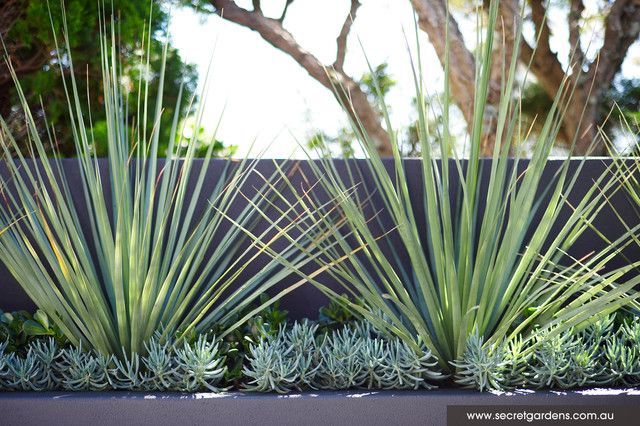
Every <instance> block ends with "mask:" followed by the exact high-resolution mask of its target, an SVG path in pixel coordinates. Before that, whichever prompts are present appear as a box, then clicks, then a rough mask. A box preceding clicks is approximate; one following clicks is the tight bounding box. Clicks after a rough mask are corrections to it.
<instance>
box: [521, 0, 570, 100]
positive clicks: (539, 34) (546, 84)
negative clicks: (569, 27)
mask: <svg viewBox="0 0 640 426" xmlns="http://www.w3.org/2000/svg"><path fill="white" fill-rule="evenodd" d="M529 5H530V6H531V20H532V21H533V24H534V26H535V30H536V43H537V44H536V48H535V50H534V49H533V48H532V47H531V46H530V45H529V44H528V43H527V42H526V41H524V40H523V42H522V43H521V44H520V60H521V61H522V62H524V63H525V64H527V65H528V64H531V68H530V69H531V72H532V73H533V74H534V75H535V76H536V78H537V79H538V81H539V82H540V85H541V86H542V88H543V89H544V90H545V92H546V93H547V94H548V95H549V96H550V97H551V98H552V99H553V98H554V97H555V95H556V92H557V90H558V88H559V87H560V85H561V84H562V80H563V79H564V76H565V73H564V69H563V68H562V65H561V64H560V61H559V60H558V56H557V55H556V54H555V53H554V52H553V51H552V50H551V45H550V43H549V39H550V36H551V30H550V29H549V25H547V20H546V14H547V10H546V8H545V5H544V3H543V1H542V0H529Z"/></svg>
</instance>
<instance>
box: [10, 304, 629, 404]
mask: <svg viewBox="0 0 640 426" xmlns="http://www.w3.org/2000/svg"><path fill="white" fill-rule="evenodd" d="M321 312H323V314H322V315H321V317H320V319H319V320H315V321H312V320H307V319H305V320H302V321H289V320H288V319H287V312H286V311H283V310H281V309H280V308H279V307H278V306H277V305H276V306H275V307H270V308H268V309H264V310H262V311H261V312H260V314H259V315H257V316H255V317H254V318H252V319H251V320H250V321H247V322H246V323H245V324H243V326H242V327H239V328H238V331H237V333H236V334H235V335H234V336H227V337H225V338H218V337H216V336H215V335H214V334H213V333H211V334H201V335H197V336H196V335H192V336H189V337H184V338H183V339H181V340H180V341H177V340H176V339H175V338H170V339H167V338H166V337H164V335H163V333H156V334H155V335H154V336H153V337H152V338H151V339H150V340H149V341H147V342H145V344H144V347H145V352H144V353H143V354H134V355H132V356H127V357H125V358H124V359H122V358H119V357H117V356H115V355H109V356H104V355H102V354H100V353H98V352H96V351H94V350H91V349H87V348H83V347H81V346H74V345H72V344H71V343H70V342H69V341H68V340H66V339H64V337H63V336H60V335H51V332H49V333H42V334H40V335H38V336H33V338H31V339H28V340H27V341H21V343H20V344H16V341H15V333H14V337H13V338H12V337H7V338H6V339H7V340H5V341H3V342H2V343H0V390H2V391H50V390H65V391H106V390H126V391H146V392H152V391H153V392H159V391H177V392H225V391H245V392H277V393H288V392H301V391H311V390H346V389H437V388H443V387H444V388H451V387H465V388H472V389H476V390H479V391H504V390H510V389H579V388H584V387H594V386H595V387H602V386H608V387H612V386H615V387H634V386H640V351H639V350H638V348H640V318H638V317H636V316H633V315H630V314H624V313H620V314H618V315H611V316H608V317H605V318H603V319H601V320H599V321H597V322H596V323H594V324H592V325H590V326H588V327H587V328H584V329H582V330H576V329H565V330H563V331H562V332H561V333H559V334H556V335H554V336H553V337H552V338H548V336H545V334H547V333H549V331H543V330H541V331H539V332H534V336H533V339H532V340H535V339H538V340H540V342H541V343H540V344H538V345H535V350H533V351H529V352H527V351H526V349H527V343H526V342H527V341H525V340H523V339H518V340H512V341H509V342H503V343H502V344H499V345H497V344H494V345H490V346H487V345H484V342H483V339H482V337H481V336H480V335H479V334H477V333H474V334H472V335H471V336H470V337H469V339H468V340H467V343H466V347H465V351H464V353H463V356H462V357H461V358H460V359H458V360H456V361H453V362H452V366H453V367H455V368H456V371H457V373H456V374H455V375H447V374H446V373H445V372H444V371H443V370H442V369H441V368H440V367H439V364H438V360H437V358H436V357H435V356H433V355H432V354H431V353H430V352H429V351H428V349H426V348H425V349H424V350H423V351H422V352H421V353H418V352H416V351H415V350H413V348H411V347H410V346H408V345H407V344H406V343H405V342H403V341H402V340H401V339H399V338H398V337H397V336H393V335H388V334H384V333H383V332H380V331H379V330H376V329H374V328H373V327H372V326H371V325H370V323H368V322H366V321H363V320H362V319H359V318H356V317H355V316H353V315H351V314H350V313H349V312H347V311H345V310H344V309H343V308H342V307H340V306H337V305H335V304H332V305H330V306H327V307H324V308H322V309H321ZM327 314H328V315H327ZM22 315H24V316H25V317H26V314H25V313H22ZM5 316H14V317H18V313H16V314H15V315H11V314H10V315H7V314H5ZM337 318H339V319H340V320H338V321H336V319H337ZM26 321H30V320H26ZM26 321H23V322H20V321H19V320H14V323H13V326H14V327H17V326H18V324H21V325H22V326H23V327H24V324H25V323H26ZM24 328H26V329H29V328H30V325H29V324H28V323H27V326H26V327H24ZM55 329H56V327H55V325H51V330H55ZM17 334H20V333H17Z"/></svg>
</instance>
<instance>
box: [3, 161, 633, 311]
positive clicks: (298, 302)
mask: <svg viewBox="0 0 640 426" xmlns="http://www.w3.org/2000/svg"><path fill="white" fill-rule="evenodd" d="M350 161H352V162H353V163H352V164H353V165H354V166H356V167H358V168H359V170H361V172H362V176H363V183H364V185H365V186H368V187H369V188H371V187H372V183H373V180H372V178H371V176H370V174H369V173H368V169H367V165H366V163H365V162H364V161H362V160H350ZM280 164H283V162H280ZM337 164H338V167H339V169H340V170H341V171H344V165H345V164H344V162H343V161H339V162H338V163H337ZM387 164H388V166H389V168H391V167H392V162H391V161H389V162H388V163H387ZM489 164H490V163H489V161H486V162H485V164H484V165H485V172H486V173H485V174H488V166H489ZM561 164H562V161H555V160H551V161H549V164H548V165H547V168H546V169H545V175H544V176H545V180H546V181H547V182H548V181H551V180H552V179H553V177H554V174H555V172H556V171H557V170H558V167H559V166H560V165H561ZM608 164H609V160H602V159H590V160H588V161H587V162H586V163H585V165H584V167H582V168H581V170H580V173H579V175H578V179H577V184H576V186H575V188H574V190H573V191H572V193H571V194H570V195H569V201H570V202H571V204H577V203H578V202H579V200H580V199H581V197H582V196H583V195H584V193H585V192H586V191H588V189H589V188H590V187H591V186H592V185H593V183H594V181H595V180H596V179H597V178H598V177H599V176H600V174H601V173H602V172H603V171H604V170H605V169H606V167H607V165H608ZM201 165H202V162H201V161H197V162H196V165H195V168H196V169H199V168H200V167H201ZM227 165H228V162H227V161H225V160H214V161H212V162H211V164H210V166H209V169H208V171H207V179H206V188H205V191H204V193H205V194H207V193H210V192H211V191H212V190H213V188H214V187H215V184H216V183H217V181H218V180H219V179H220V177H221V175H222V173H223V170H224V168H225V166H227ZM101 166H102V167H103V171H105V172H106V166H107V164H106V162H105V161H104V160H102V163H101ZM525 166H526V162H521V163H520V164H519V168H524V167H525ZM283 167H284V169H286V170H288V171H290V173H291V174H292V179H293V181H294V182H295V185H296V188H299V189H302V188H307V187H308V185H309V183H310V182H313V181H314V178H313V173H312V172H311V170H310V167H309V164H308V163H307V162H305V161H299V162H298V161H295V162H293V161H292V162H284V165H283ZM571 167H572V170H576V169H578V167H579V160H573V162H572V165H571ZM62 168H63V170H64V174H65V175H66V179H67V181H68V182H70V187H71V191H72V193H73V195H74V197H76V200H78V201H80V200H82V192H81V191H82V187H81V185H80V183H79V182H80V181H79V179H80V174H79V170H78V164H77V162H76V160H73V159H68V160H62ZM257 168H258V170H259V171H260V172H261V173H262V174H263V175H264V176H270V175H271V174H272V173H273V171H274V169H275V167H274V164H273V160H261V161H260V162H259V164H258V166H257ZM406 169H407V180H408V183H409V187H410V191H411V194H412V195H413V196H414V197H415V200H414V207H415V211H416V215H417V217H418V218H419V223H420V225H421V226H422V227H424V223H423V222H424V220H423V200H422V197H421V195H422V190H421V185H422V182H421V180H422V179H421V164H420V160H416V159H409V160H406ZM452 169H453V168H452ZM0 175H2V176H3V177H6V176H7V169H6V166H5V165H4V164H2V165H0ZM345 175H346V174H345ZM105 178H106V175H105ZM305 178H306V179H305ZM451 179H452V182H455V181H456V180H457V175H456V174H455V173H454V172H452V175H451ZM107 180H108V179H104V181H105V182H106V181H107ZM261 183H262V182H261V178H260V177H259V176H258V175H257V174H253V175H252V176H251V177H250V179H249V180H248V182H247V184H246V185H245V186H244V188H243V189H242V190H243V192H245V193H246V194H248V195H251V194H253V193H255V188H256V187H260V186H261ZM363 187H364V186H363ZM7 190H11V189H10V185H9V188H8V189H7ZM317 192H318V194H319V197H320V198H321V199H326V197H325V196H324V194H322V191H321V190H319V189H317ZM286 194H287V195H286V196H287V198H288V199H289V200H293V199H294V198H293V196H292V194H291V193H286ZM481 194H482V192H481ZM452 196H455V194H452ZM207 199H208V197H202V199H201V200H199V204H198V205H199V208H200V209H203V208H205V207H206V206H207ZM610 201H611V203H612V204H613V205H614V206H615V209H616V210H617V212H618V213H619V214H620V215H621V216H622V217H623V219H624V220H625V221H626V222H627V223H628V224H630V225H633V224H636V223H638V220H639V216H638V212H637V211H635V210H634V207H633V205H632V204H631V203H630V202H629V200H628V199H627V198H626V196H625V194H624V192H623V191H618V192H617V193H615V194H612V196H611V199H610ZM0 202H4V200H3V199H1V198H0ZM80 205H82V203H81V202H80ZM243 206H244V200H243V199H242V197H238V202H236V203H235V204H234V206H233V208H232V215H233V214H235V213H237V212H239V211H240V209H241V208H242V207H243ZM543 206H544V203H543ZM381 207H382V203H381V200H380V199H379V198H376V197H375V196H374V197H373V198H372V199H371V205H370V206H369V207H368V208H369V210H370V211H371V212H372V211H374V210H379V209H380V208H381ZM81 211H82V212H84V213H85V214H86V210H84V209H82V207H81ZM271 213H272V214H273V215H274V217H276V216H275V211H272V212H271ZM522 213H523V214H527V213H528V212H522ZM568 215H569V209H568V208H567V209H565V211H564V212H563V217H564V218H566V217H567V216H568ZM563 217H561V218H560V220H558V224H559V225H558V227H559V226H561V224H562V223H563V222H564V220H563ZM84 219H85V220H84V223H83V225H86V224H87V221H86V216H85V217H84ZM594 225H595V227H596V228H597V229H598V230H600V232H602V233H603V234H604V235H605V236H606V237H607V238H609V239H610V240H615V239H616V238H617V237H619V236H620V235H622V234H623V233H624V226H623V225H622V223H620V221H619V220H618V219H617V218H616V215H615V214H614V213H613V210H612V208H611V207H610V206H609V205H605V206H603V209H602V211H601V213H600V214H599V216H598V217H597V218H596V220H595V222H594ZM266 226H267V224H266V222H262V223H258V225H257V227H256V231H257V232H258V233H259V232H260V230H263V229H265V227H266ZM385 227H386V228H387V229H389V228H390V227H391V224H390V222H389V218H388V217H387V216H385V215H384V214H382V215H381V224H380V225H379V226H378V228H379V229H380V230H381V229H384V228H385ZM551 235H553V233H552V234H551ZM604 247H606V244H605V243H604V242H603V240H602V239H601V238H600V237H599V236H597V235H596V233H595V232H593V231H587V232H586V233H585V234H584V235H583V236H582V237H581V238H580V239H579V241H578V243H577V244H575V245H574V246H573V247H572V249H571V250H570V253H569V254H570V255H571V256H574V257H576V258H581V257H583V256H585V255H588V254H589V253H592V252H598V251H600V250H602V249H603V248H604ZM399 251H400V257H401V260H402V259H405V258H406V253H402V250H399ZM623 254H624V255H619V256H617V257H616V258H615V259H613V260H612V261H611V262H610V264H609V265H608V267H609V268H614V267H618V266H621V265H623V264H625V263H627V262H629V261H637V260H640V252H639V250H638V249H637V246H635V247H633V246H632V247H628V248H627V249H626V250H625V252H624V253H623ZM268 260H269V259H268V258H267V257H266V256H264V257H262V258H260V259H258V260H256V261H254V262H253V263H252V264H251V265H250V266H249V268H248V269H247V271H245V273H246V274H253V273H255V272H256V271H258V270H260V268H262V267H263V266H264V264H265V263H266V262H268ZM298 279H299V278H298V277H296V276H290V277H289V278H288V279H287V280H285V281H283V282H282V284H281V285H282V286H283V287H284V286H286V285H288V284H290V283H293V282H295V281H297V280H298ZM321 279H323V280H324V281H325V282H327V283H329V284H330V283H331V282H330V280H329V278H328V277H323V278H321ZM324 303H326V299H325V298H324V296H322V295H321V294H320V292H319V291H317V290H316V289H315V288H314V287H312V286H311V285H305V286H303V287H301V288H299V289H298V290H296V291H294V292H293V293H290V294H289V295H287V296H286V297H285V298H284V299H283V301H282V305H283V307H284V308H285V309H287V310H289V312H290V314H291V315H292V317H293V318H300V317H304V316H310V317H314V316H316V315H317V311H318V308H319V307H320V306H322V305H323V304H324ZM0 308H1V309H3V310H5V311H8V310H16V309H27V310H32V309H34V305H33V303H32V302H31V301H30V300H29V299H28V297H27V296H26V295H25V293H24V292H23V291H22V290H21V289H20V287H19V286H18V285H17V284H16V283H15V281H14V280H13V278H12V277H11V276H10V275H9V273H8V272H7V270H6V268H5V267H4V266H3V265H0Z"/></svg>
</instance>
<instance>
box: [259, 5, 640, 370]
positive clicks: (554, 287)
mask: <svg viewBox="0 0 640 426" xmlns="http://www.w3.org/2000/svg"><path fill="white" fill-rule="evenodd" d="M497 3H498V2H497V1H492V2H491V6H490V8H489V11H488V12H489V13H488V22H487V23H486V26H485V28H486V32H485V33H484V34H485V35H484V37H482V39H481V40H480V41H481V43H479V46H481V47H480V48H479V49H478V54H477V61H476V64H477V69H476V81H475V83H476V84H475V87H476V93H475V98H474V99H475V102H474V114H473V123H472V125H471V126H470V128H469V129H468V131H469V132H468V133H469V138H468V140H467V144H468V147H469V150H468V152H467V153H466V154H468V158H466V159H463V158H462V157H463V154H465V153H461V152H459V151H458V149H457V148H456V145H455V140H454V137H453V136H452V133H453V132H452V131H451V130H450V128H451V123H450V120H449V111H450V109H451V108H452V105H451V97H450V96H445V97H444V104H443V108H442V111H443V133H442V134H441V135H439V136H440V137H438V138H437V144H438V146H437V147H434V146H433V144H432V140H431V136H430V132H429V129H428V128H427V127H428V123H429V114H430V111H428V110H427V108H426V105H427V103H426V102H425V101H424V100H425V98H426V94H425V89H424V83H423V77H424V72H423V71H422V68H421V58H420V49H419V43H418V59H417V60H416V63H417V66H415V67H414V81H415V87H416V99H418V100H419V101H418V112H419V114H418V118H419V119H418V130H419V131H418V134H419V135H420V143H421V146H422V158H421V162H420V163H419V164H416V163H412V162H408V161H404V160H403V159H402V158H401V154H400V152H399V149H398V141H397V132H396V131H395V130H394V127H393V124H392V121H391V119H390V117H389V113H388V109H387V106H386V105H385V104H384V100H382V101H381V104H380V108H381V111H382V115H383V117H384V120H385V125H386V128H387V130H388V134H389V139H390V141H391V145H392V148H393V157H392V158H391V159H390V160H389V161H383V159H382V158H381V156H380V155H379V153H378V151H377V149H376V145H375V143H374V141H373V140H372V139H371V138H369V136H368V135H367V134H366V132H365V131H364V129H363V128H362V126H360V123H358V122H357V121H355V122H353V123H352V124H353V126H354V129H355V131H354V133H355V134H357V135H359V139H358V142H359V144H360V147H361V149H362V150H363V152H364V153H365V154H366V157H367V158H366V160H365V161H344V162H342V161H336V160H333V159H330V158H326V155H325V156H324V159H323V160H321V161H319V162H310V167H311V169H312V171H313V174H314V176H312V177H309V180H311V181H312V182H311V184H312V185H313V184H314V182H313V181H315V180H317V181H318V183H317V185H318V187H319V188H322V189H323V190H324V191H325V192H326V193H327V194H329V196H330V197H334V198H337V197H338V195H339V194H341V195H342V194H345V192H346V190H347V188H352V187H354V186H357V190H356V191H352V192H351V193H350V196H349V197H347V198H346V199H344V200H342V201H341V203H340V206H339V209H338V210H339V214H335V215H324V214H320V213H318V209H319V208H318V204H319V200H320V198H317V199H314V198H313V197H311V196H309V197H307V198H306V199H305V200H304V201H305V205H306V206H307V208H308V210H307V214H308V215H309V216H310V217H312V218H314V220H315V221H321V220H322V221H324V223H325V224H327V226H330V225H331V226H336V224H340V229H341V231H342V232H341V233H336V232H332V233H327V236H328V237H327V238H318V241H319V242H318V244H317V245H315V246H314V247H313V249H314V250H319V251H320V252H321V253H322V257H321V259H322V260H323V261H325V262H327V263H331V264H332V265H333V266H332V267H331V268H330V270H329V271H328V274H327V276H328V277H329V278H330V280H332V281H336V282H337V283H338V284H340V285H341V286H342V289H341V290H342V291H345V292H347V293H348V294H350V295H352V296H355V298H356V299H357V298H358V297H360V298H362V300H363V301H364V303H363V304H356V303H352V302H349V301H348V300H347V299H345V298H343V297H341V296H340V294H339V293H340V292H338V291H335V290H334V288H335V287H331V286H329V285H327V281H323V280H320V279H317V278H316V277H311V276H309V275H308V274H305V273H304V271H300V270H298V271H297V272H298V273H299V274H300V275H302V276H303V277H305V278H306V279H308V280H309V281H310V282H312V283H313V284H315V285H316V286H317V287H318V288H320V289H321V290H322V291H323V292H325V293H326V294H327V295H329V296H330V297H331V298H333V299H334V300H336V301H337V302H339V303H343V304H345V305H347V306H348V307H349V308H350V309H351V310H353V311H354V312H356V313H358V314H359V315H361V316H363V317H364V318H365V319H366V320H368V321H370V322H371V323H372V324H373V325H374V326H375V327H376V328H378V329H380V330H383V331H385V332H388V333H391V334H395V335H397V336H399V337H400V338H402V339H403V340H404V341H405V342H406V343H407V344H409V345H410V346H412V347H413V348H414V350H416V351H417V352H420V350H421V349H420V347H419V345H418V344H417V341H418V339H420V340H422V341H423V342H424V343H425V345H426V347H427V348H428V349H429V350H430V351H431V352H432V353H433V354H434V356H436V357H437V359H438V361H439V362H440V365H441V367H442V368H443V369H445V370H447V371H450V370H451V369H452V366H451V364H450V362H452V361H454V360H458V359H460V358H461V357H462V355H463V353H464V351H465V348H466V345H467V340H468V337H469V336H470V335H471V334H472V332H473V331H474V330H476V331H477V332H478V334H479V336H480V337H482V338H483V345H486V346H487V347H491V346H492V345H496V344H502V342H503V341H505V340H506V341H510V340H513V339H516V338H517V336H519V335H520V334H521V333H524V338H525V339H530V336H529V334H528V332H529V331H530V330H531V328H532V326H533V325H534V324H537V325H539V326H540V327H542V328H549V327H552V326H554V329H553V332H552V334H557V333H561V332H562V331H563V330H567V329H568V328H570V327H572V326H575V325H578V324H582V323H584V322H589V321H593V320H595V319H597V318H598V316H602V315H606V314H608V313H610V312H613V311H615V310H616V309H618V308H619V307H621V306H624V305H625V304H627V303H630V301H631V300H633V299H634V298H635V297H637V294H635V293H634V295H633V296H630V295H629V294H628V293H629V292H630V291H631V290H632V289H633V288H634V286H635V285H637V284H639V283H640V277H638V278H634V279H631V280H629V281H627V282H625V283H623V284H616V281H617V280H618V279H619V278H620V277H622V276H623V275H624V274H625V273H626V272H628V271H629V270H630V269H632V268H633V267H634V266H633V265H629V266H627V267H624V268H621V269H619V270H615V271H609V272H606V273H604V274H603V275H598V271H599V270H600V269H601V268H602V267H603V266H604V265H606V264H607V263H608V262H609V261H610V260H611V259H612V258H613V257H614V256H615V255H616V253H617V252H618V251H619V250H620V249H621V248H624V247H625V246H626V245H628V244H629V236H628V235H624V236H621V237H620V238H619V239H618V240H615V241H613V242H612V243H611V246H610V247H609V248H607V249H606V250H603V251H601V252H599V253H595V254H593V255H591V256H589V257H586V258H583V259H569V260H568V261H567V260H566V253H567V250H568V249H569V248H571V247H572V245H573V244H574V243H575V242H576V241H577V240H578V238H579V236H580V235H581V234H582V233H583V231H584V230H585V229H587V228H589V227H590V226H591V221H592V220H593V218H594V217H595V216H596V215H597V214H598V213H599V211H600V209H601V208H602V205H603V204H604V203H603V198H604V195H603V194H605V193H606V192H607V190H608V189H610V188H611V187H612V186H613V185H614V183H613V182H612V181H611V180H607V174H603V175H602V176H600V177H599V178H598V179H597V180H596V182H595V185H594V187H593V188H592V189H590V190H588V191H587V193H586V194H584V196H583V197H582V198H581V199H580V200H579V201H578V202H577V203H575V204H574V205H569V204H568V203H567V197H568V196H569V194H571V193H572V190H573V189H574V186H575V184H576V180H577V177H578V175H579V173H580V170H581V168H582V167H583V165H584V162H583V161H580V160H575V161H574V162H571V161H569V159H567V160H565V161H562V160H559V161H557V162H549V161H548V157H549V155H550V153H551V149H552V147H553V145H554V142H555V141H556V139H557V134H558V131H559V129H560V127H561V123H562V118H563V116H564V113H565V108H564V105H566V104H567V103H568V102H570V98H571V93H572V91H573V88H572V87H568V86H567V85H563V86H562V88H561V90H559V91H558V94H557V96H556V98H555V101H554V103H553V106H552V108H551V109H550V111H549V114H548V116H547V117H546V119H545V120H544V122H543V125H542V126H541V127H540V132H539V133H538V134H537V135H536V143H535V144H534V146H533V148H532V152H531V158H530V159H529V160H528V161H524V160H523V159H521V158H513V159H512V158H511V157H510V153H511V150H512V148H514V147H516V146H517V145H519V144H520V143H521V142H523V141H524V140H525V139H526V137H527V135H528V133H527V131H526V129H522V128H521V125H522V124H521V123H522V121H521V116H520V113H519V100H518V96H517V94H516V91H515V87H516V83H515V81H516V77H517V68H518V67H517V65H518V63H517V58H518V52H517V50H518V46H519V42H518V40H519V39H520V38H521V37H522V35H521V32H520V31H519V30H518V31H516V34H515V38H516V41H515V43H514V46H516V49H515V52H514V53H513V57H511V58H504V59H505V60H504V61H503V63H505V64H506V68H505V69H503V76H504V78H503V81H502V85H501V98H500V102H499V104H498V106H497V110H496V111H495V112H496V116H495V118H494V120H485V118H486V117H487V115H488V114H489V108H490V106H489V105H487V92H488V86H489V73H490V68H491V64H492V47H493V35H494V30H495V26H496V18H497V15H498V5H497ZM416 33H417V31H416ZM445 62H446V63H445V87H444V93H449V81H448V76H449V72H448V71H449V70H448V67H449V65H448V61H445ZM336 90H341V88H340V87H337V88H336ZM346 98H348V96H346ZM345 108H346V109H347V110H349V105H345ZM489 115H490V114H489ZM487 135H494V137H495V145H494V150H493V154H492V156H491V158H490V159H489V160H491V161H485V159H483V158H481V155H480V151H481V145H482V144H483V143H485V142H486V138H487ZM436 148H437V149H436ZM436 151H437V152H439V153H440V155H441V158H437V157H438V154H437V152H436ZM410 166H413V167H415V168H413V169H412V170H413V171H415V170H416V168H419V170H420V172H421V173H420V174H421V178H422V179H421V182H420V184H419V185H413V186H410V185H409V183H408V179H407V175H408V170H409V169H410ZM574 166H575V167H574ZM545 170H546V173H549V172H551V176H552V178H551V179H550V180H547V179H546V177H545V176H549V174H545ZM367 182H369V183H367ZM596 187H597V188H598V189H596ZM301 204H302V203H301ZM383 218H384V219H385V220H383ZM385 223H391V225H386V226H385ZM635 229H636V230H638V229H640V225H637V226H635ZM302 231H303V232H306V230H305V229H304V228H303V229H302ZM358 249H360V251H359V253H358V254H357V255H354V252H356V251H357V250H358ZM270 253H271V254H272V255H273V256H275V257H276V258H279V259H282V257H281V256H279V254H278V253H273V252H270ZM310 254H311V252H310ZM561 261H564V262H565V265H562V264H561ZM283 263H284V264H285V265H287V262H286V261H284V262H283ZM289 267H290V265H289ZM292 269H294V270H295V268H292ZM531 306H536V307H537V308H536V309H535V311H534V312H533V314H532V315H530V316H528V317H526V318H525V319H524V320H523V321H521V322H520V323H519V324H518V325H517V326H516V327H512V325H513V324H514V323H516V321H517V320H520V319H521V317H522V315H523V313H524V312H525V310H527V309H528V308H530V307H531ZM380 314H383V315H380ZM594 314H595V315H594ZM549 337H550V338H551V337H552V336H549ZM532 350H533V346H532V345H527V346H526V347H525V349H524V351H526V352H527V353H530V352H531V351H532Z"/></svg>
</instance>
